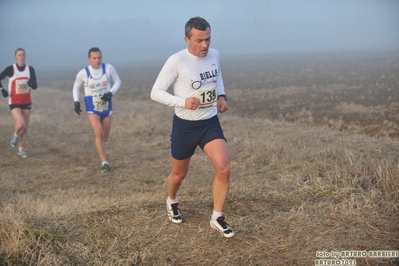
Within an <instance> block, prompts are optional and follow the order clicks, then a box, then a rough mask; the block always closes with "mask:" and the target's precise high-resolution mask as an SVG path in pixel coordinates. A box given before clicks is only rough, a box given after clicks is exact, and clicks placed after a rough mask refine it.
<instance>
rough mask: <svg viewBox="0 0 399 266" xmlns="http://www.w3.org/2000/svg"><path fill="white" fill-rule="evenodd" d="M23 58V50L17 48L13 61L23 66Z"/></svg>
mask: <svg viewBox="0 0 399 266" xmlns="http://www.w3.org/2000/svg"><path fill="white" fill-rule="evenodd" d="M25 58H26V55H25V52H24V51H22V50H19V51H18V52H17V54H16V55H15V61H16V62H17V65H19V66H24V65H25Z"/></svg>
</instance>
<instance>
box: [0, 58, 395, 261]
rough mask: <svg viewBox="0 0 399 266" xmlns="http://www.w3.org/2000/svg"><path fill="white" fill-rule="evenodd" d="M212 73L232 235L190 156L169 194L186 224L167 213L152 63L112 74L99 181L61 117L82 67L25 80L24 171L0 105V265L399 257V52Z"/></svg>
mask: <svg viewBox="0 0 399 266" xmlns="http://www.w3.org/2000/svg"><path fill="white" fill-rule="evenodd" d="M104 60H107V58H104ZM110 61H111V60H110ZM111 63H112V62H111ZM223 64H224V67H223V71H224V72H223V75H224V80H225V85H226V89H227V92H228V95H229V102H228V103H229V106H230V110H229V111H228V112H227V113H224V114H222V115H220V119H221V123H222V126H223V128H224V132H225V135H226V137H227V139H228V146H229V150H230V153H231V166H232V176H231V178H232V182H231V188H230V193H229V198H228V201H227V204H226V208H225V214H226V218H227V221H228V222H229V224H230V225H231V226H232V227H233V229H234V230H235V232H236V235H235V236H234V237H233V238H231V239H225V238H223V237H221V236H220V235H219V234H218V233H217V232H216V231H215V230H213V229H211V228H210V226H209V217H210V214H211V211H212V197H211V184H212V179H213V169H212V167H211V165H210V162H209V161H208V159H207V157H206V156H205V155H204V154H203V153H202V151H201V150H197V153H196V154H195V155H194V156H193V159H192V164H191V167H190V171H189V174H188V176H187V177H186V180H185V181H184V182H183V185H182V187H181V189H180V194H179V199H180V203H181V204H180V205H181V206H180V207H181V212H182V215H183V219H184V222H183V223H182V224H180V225H176V224H172V223H171V222H170V221H169V220H168V219H167V217H166V212H165V199H166V189H165V178H166V176H167V175H168V173H169V170H170V161H169V145H170V143H169V136H170V130H171V118H172V115H173V109H172V108H168V107H165V106H162V105H160V104H157V103H155V102H152V101H151V100H150V99H149V93H150V89H151V86H152V83H153V82H154V80H155V78H156V75H157V73H158V71H159V69H160V67H161V65H162V62H161V63H159V64H154V65H133V66H122V65H121V66H118V65H117V64H114V65H115V66H116V68H117V69H118V71H119V74H120V76H121V78H122V80H123V85H122V87H121V89H120V91H119V92H118V94H116V95H115V97H114V98H113V101H114V115H113V121H112V123H113V125H112V130H111V137H110V139H109V141H108V143H107V144H106V149H107V151H108V156H109V161H110V164H111V169H112V171H111V172H110V173H105V174H102V173H100V162H99V158H98V156H97V153H96V151H95V148H94V136H93V132H92V130H91V128H90V127H89V123H88V121H87V118H86V117H85V115H80V116H77V115H76V114H75V113H74V111H73V100H72V92H71V88H72V84H73V80H74V77H75V75H76V73H77V71H78V70H79V68H78V69H73V70H70V71H66V72H54V71H53V72H51V71H48V72H45V71H42V72H40V71H39V70H37V75H38V82H39V88H38V90H37V91H34V92H33V102H34V104H33V109H32V113H31V121H30V127H29V136H28V140H27V144H26V152H27V153H28V155H29V157H28V158H27V159H20V158H19V157H18V155H17V153H16V149H15V148H11V147H10V144H9V141H10V137H11V133H12V131H13V126H14V122H13V120H12V117H11V115H10V113H9V108H8V106H7V103H6V100H5V99H3V100H1V105H0V121H1V127H0V149H1V151H2V152H1V160H0V182H1V186H0V265H229V266H230V265H315V260H316V259H317V258H318V257H320V254H319V255H317V252H318V251H325V252H331V251H348V250H351V251H373V250H377V251H381V250H396V251H398V250H399V219H398V218H399V216H398V215H399V180H398V179H399V178H398V176H399V174H398V173H399V140H398V137H399V127H398V125H399V115H398V114H399V112H398V111H399V110H398V109H399V94H398V93H399V92H398V91H399V90H398V89H399V82H398V80H399V53H391V54H384V53H377V54H372V55H369V56H364V55H336V56H333V55H330V56H319V57H312V56H309V57H308V56H306V57H299V56H291V57H286V58H277V57H270V58H265V59H261V58H253V59H250V58H249V59H248V58H247V59H243V58H236V59H227V60H225V61H224V62H223ZM82 67H83V66H82ZM61 73H63V74H62V75H61ZM49 74H51V75H50V76H49ZM204 165H206V166H207V167H203V166H204ZM330 255H331V254H330ZM329 258H330V257H329ZM330 259H331V258H330ZM348 259H350V261H347V262H349V263H350V262H352V263H354V262H356V263H357V265H399V259H398V258H371V257H365V258H352V257H350V258H348ZM352 265H353V264H352Z"/></svg>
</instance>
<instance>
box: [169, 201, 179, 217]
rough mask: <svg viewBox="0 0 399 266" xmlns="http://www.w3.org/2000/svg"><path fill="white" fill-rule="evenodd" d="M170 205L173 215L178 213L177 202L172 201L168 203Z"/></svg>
mask: <svg viewBox="0 0 399 266" xmlns="http://www.w3.org/2000/svg"><path fill="white" fill-rule="evenodd" d="M170 206H172V211H173V215H174V216H176V215H179V207H178V206H179V203H173V204H170Z"/></svg>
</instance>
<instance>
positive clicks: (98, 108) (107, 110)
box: [85, 96, 112, 120]
mask: <svg viewBox="0 0 399 266" xmlns="http://www.w3.org/2000/svg"><path fill="white" fill-rule="evenodd" d="M85 105H86V113H89V114H96V115H98V116H99V117H100V119H101V120H103V119H104V118H106V117H108V116H110V115H111V114H112V99H110V100H109V101H108V102H105V101H103V100H101V99H100V97H93V96H85Z"/></svg>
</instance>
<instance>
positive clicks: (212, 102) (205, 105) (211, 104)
mask: <svg viewBox="0 0 399 266" xmlns="http://www.w3.org/2000/svg"><path fill="white" fill-rule="evenodd" d="M195 96H196V97H197V98H198V99H199V100H200V105H199V107H198V110H204V109H212V108H216V106H217V95H216V87H213V88H210V89H202V90H201V89H199V90H197V91H196V94H195Z"/></svg>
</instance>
